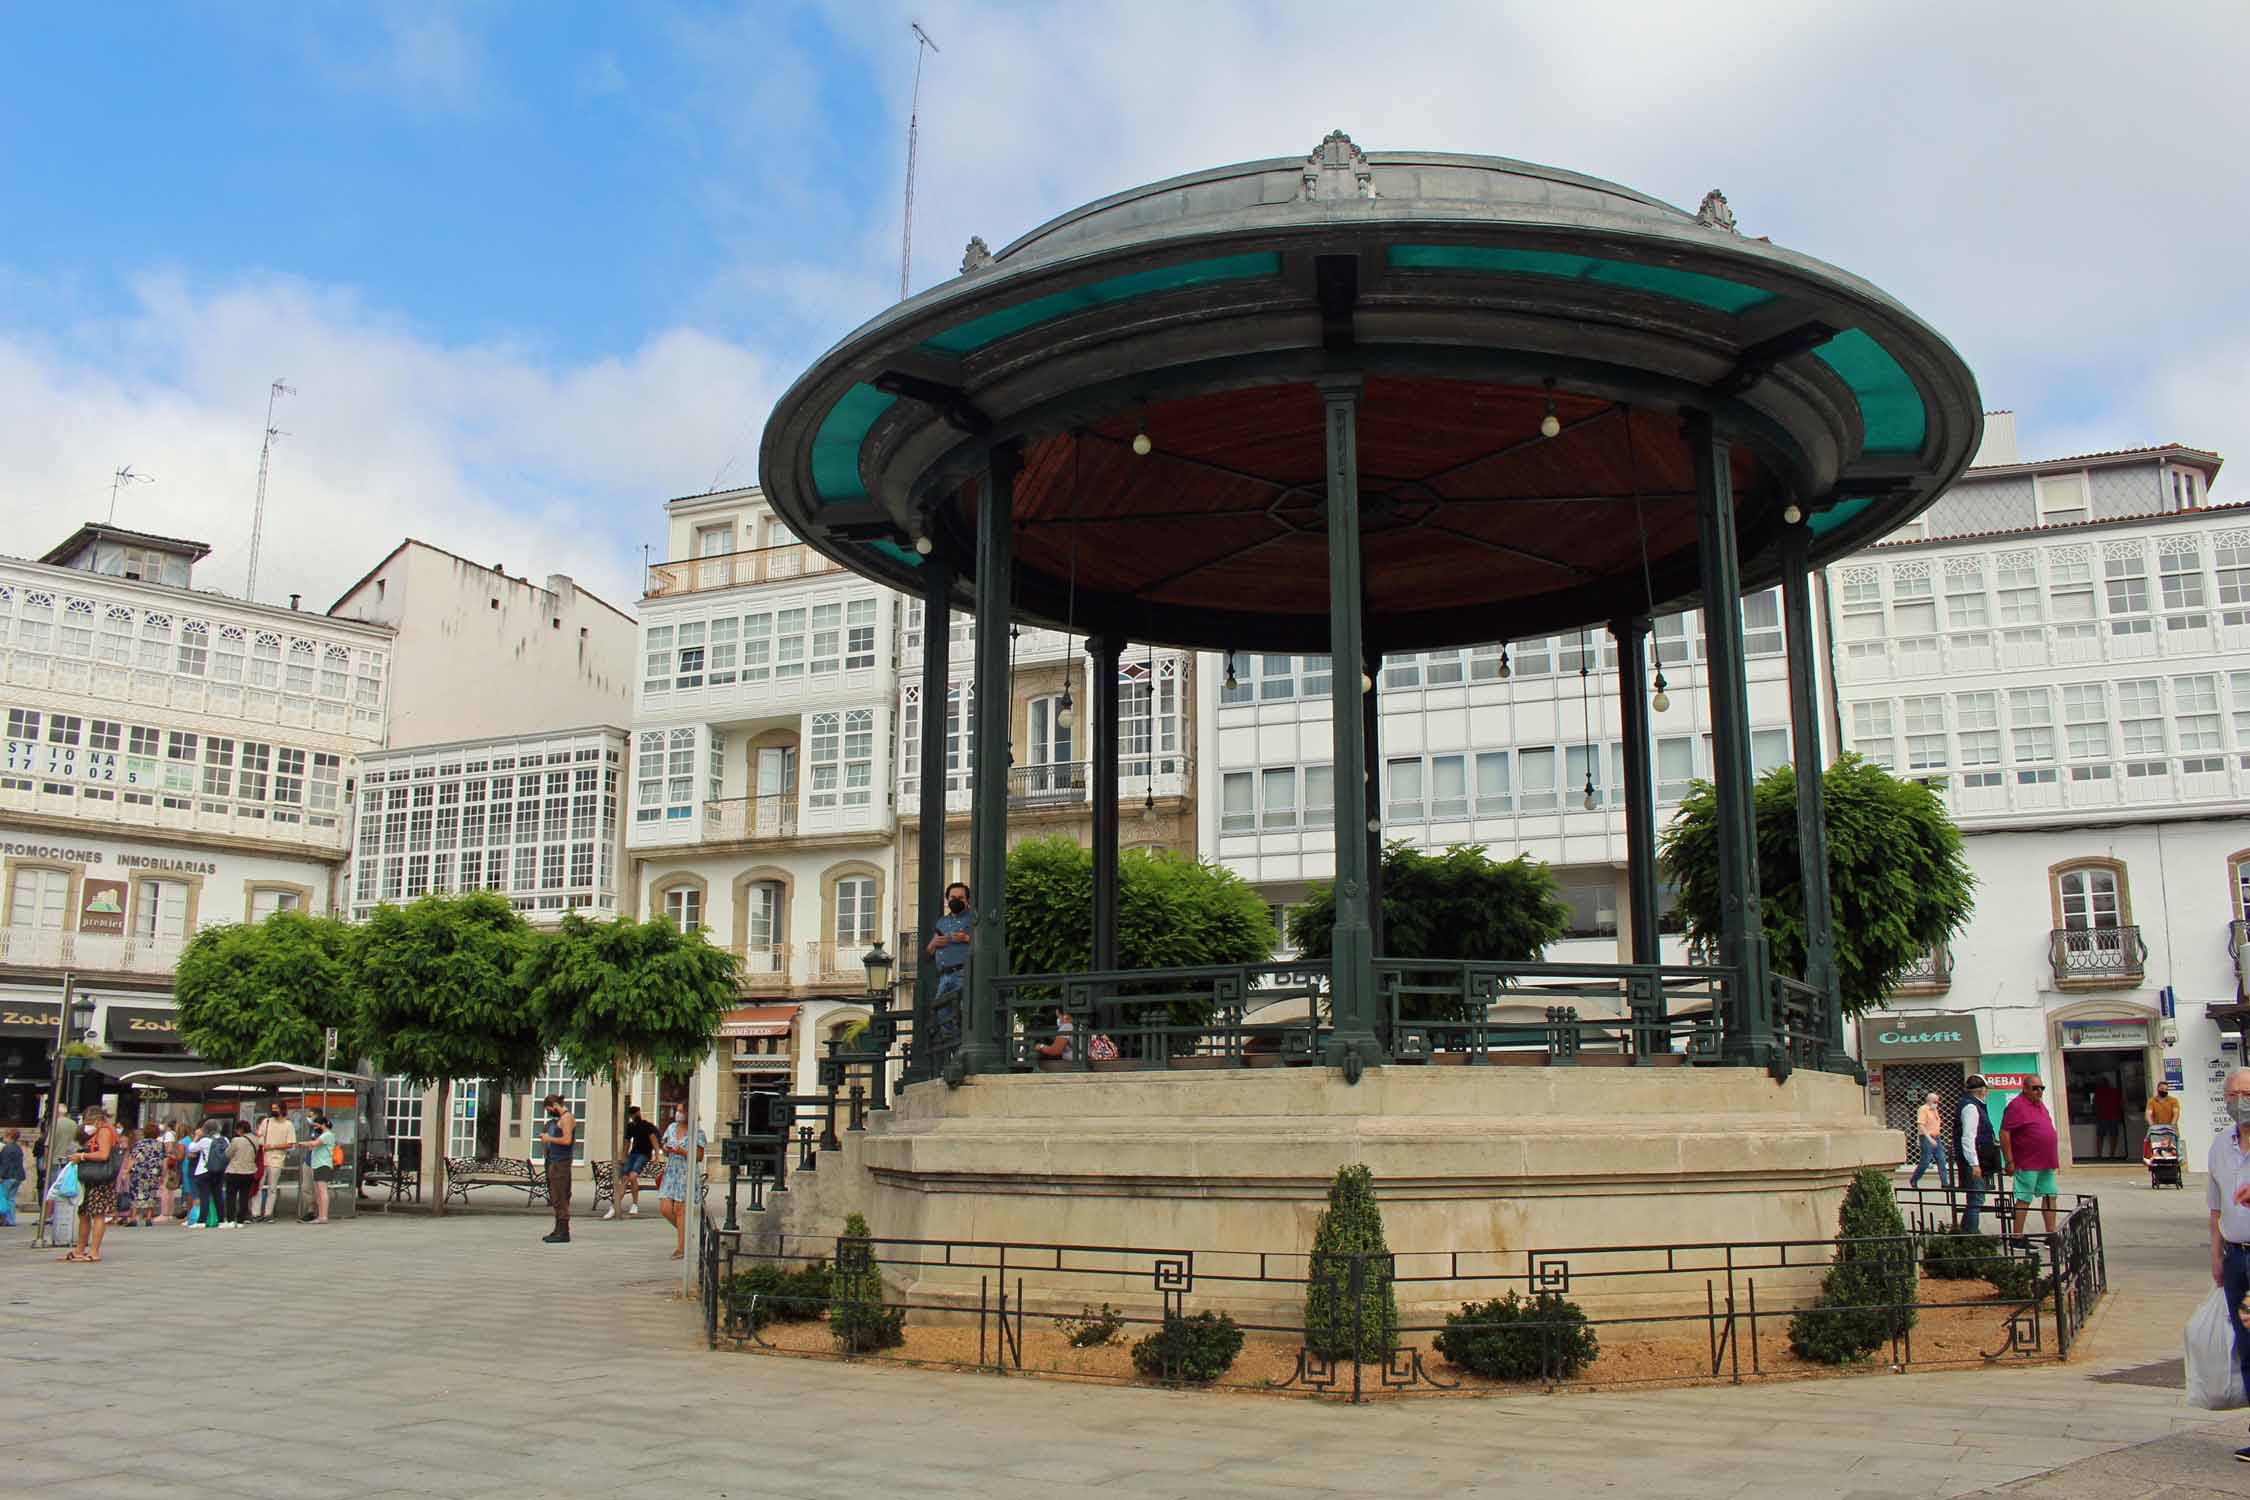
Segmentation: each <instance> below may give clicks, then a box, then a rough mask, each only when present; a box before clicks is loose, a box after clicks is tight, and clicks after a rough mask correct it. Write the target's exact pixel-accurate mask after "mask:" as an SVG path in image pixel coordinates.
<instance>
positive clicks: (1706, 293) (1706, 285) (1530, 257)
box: [1385, 245, 1774, 313]
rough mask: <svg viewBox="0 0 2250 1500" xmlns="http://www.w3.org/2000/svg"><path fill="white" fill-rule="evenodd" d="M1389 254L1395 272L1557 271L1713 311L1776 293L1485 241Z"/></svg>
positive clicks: (1394, 249) (1739, 308) (1666, 269)
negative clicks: (1499, 245)
mask: <svg viewBox="0 0 2250 1500" xmlns="http://www.w3.org/2000/svg"><path fill="white" fill-rule="evenodd" d="M1385 256H1386V259H1387V261H1388V263H1389V265H1390V267H1391V269H1392V270H1394V271H1494V272H1501V273H1505V274H1510V275H1516V276H1552V277H1555V278H1557V279H1559V280H1563V281H1585V282H1591V283H1594V284H1595V285H1598V286H1614V287H1622V288H1624V289H1625V290H1627V291H1634V292H1647V293H1648V294H1649V295H1650V296H1654V297H1669V298H1671V299H1672V300H1673V301H1675V302H1690V303H1693V304H1694V305H1695V306H1697V307H1708V308H1710V309H1711V310H1712V311H1714V312H1723V313H1739V312H1746V311H1748V310H1749V309H1751V308H1753V307H1757V306H1759V305H1761V304H1763V303H1767V302H1771V301H1773V300H1774V294H1773V293H1772V292H1769V291H1767V290H1765V289H1764V288H1763V287H1755V286H1746V285H1744V284H1743V283H1742V282H1739V281H1728V280H1726V279H1725V278H1724V277H1719V276H1705V275H1704V274H1702V273H1701V272H1700V271H1680V270H1675V269H1673V268H1672V267H1670V266H1650V265H1642V264H1641V263H1639V262H1637V261H1627V260H1605V259H1603V258H1601V257H1599V256H1593V255H1566V254H1562V253H1560V252H1558V251H1553V250H1506V249H1499V248H1495V247H1491V246H1481V245H1393V246H1391V247H1390V249H1389V250H1388V251H1387V252H1385Z"/></svg>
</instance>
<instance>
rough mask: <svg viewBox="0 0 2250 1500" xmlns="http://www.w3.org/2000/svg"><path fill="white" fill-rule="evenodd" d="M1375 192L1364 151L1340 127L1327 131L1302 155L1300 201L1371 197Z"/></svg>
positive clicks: (1372, 177) (1371, 172) (1370, 170)
mask: <svg viewBox="0 0 2250 1500" xmlns="http://www.w3.org/2000/svg"><path fill="white" fill-rule="evenodd" d="M1374 196H1376V194H1375V169H1374V168H1373V167H1370V166H1369V165H1368V164H1367V153H1366V152H1364V151H1362V150H1360V149H1359V147H1357V146H1355V145H1353V144H1352V138H1351V137H1350V136H1348V135H1346V134H1344V132H1342V131H1341V130H1331V131H1329V132H1328V135H1327V137H1326V138H1325V139H1323V140H1322V141H1321V143H1320V144H1319V145H1317V146H1315V147H1314V148H1313V153H1312V155H1310V156H1308V157H1306V158H1305V186H1304V194H1303V197H1302V200H1301V201H1303V202H1306V203H1319V202H1323V201H1325V200H1329V199H1336V198H1372V197H1374Z"/></svg>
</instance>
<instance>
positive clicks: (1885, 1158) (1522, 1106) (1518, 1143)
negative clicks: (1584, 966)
mask: <svg viewBox="0 0 2250 1500" xmlns="http://www.w3.org/2000/svg"><path fill="white" fill-rule="evenodd" d="M1899 1151H1900V1146H1899V1139H1898V1134H1897V1132H1896V1131H1893V1130H1891V1129H1889V1128H1887V1127H1886V1126H1885V1125H1884V1124H1883V1123H1882V1122H1881V1121H1880V1120H1877V1119H1874V1118H1872V1117H1870V1116H1869V1115H1868V1114H1867V1112H1866V1107H1865V1103H1864V1093H1863V1091H1862V1089H1861V1088H1860V1086H1859V1085H1858V1084H1857V1083H1856V1082H1854V1081H1853V1080H1852V1079H1850V1078H1846V1077H1840V1076H1836V1075H1833V1074H1822V1073H1804V1072H1800V1073H1796V1074H1794V1075H1792V1076H1791V1077H1790V1078H1788V1079H1787V1080H1785V1081H1783V1082H1780V1083H1776V1082H1775V1081H1774V1080H1773V1079H1772V1078H1771V1077H1770V1076H1768V1075H1767V1074H1766V1073H1765V1072H1764V1071H1763V1070H1762V1069H1753V1068H1707V1067H1699V1068H1599V1069H1596V1068H1573V1067H1542V1068H1512V1067H1511V1068H1434V1067H1387V1068H1376V1069H1370V1070H1368V1071H1367V1072H1366V1073H1365V1074H1364V1075H1363V1077H1362V1078H1361V1080H1360V1082H1359V1083H1357V1084H1356V1085H1355V1084H1349V1083H1346V1082H1345V1081H1344V1079H1343V1076H1342V1074H1341V1072H1340V1071H1338V1070H1336V1069H1332V1068H1275V1069H1251V1070H1239V1071H1229V1072H1191V1071H1182V1072H1149V1073H1124V1074H1120V1073H1114V1072H1102V1073H1090V1074H1089V1073H1078V1072H1068V1073H1032V1074H1009V1075H997V1076H984V1077H977V1078H973V1079H971V1080H970V1081H969V1082H968V1083H967V1084H966V1085H964V1086H963V1087H961V1088H959V1089H947V1088H946V1087H945V1086H944V1085H943V1084H940V1083H925V1084H917V1085H915V1086H914V1087H912V1088H910V1089H907V1090H906V1091H905V1092H904V1094H903V1095H902V1097H901V1098H900V1099H899V1100H898V1101H897V1102H896V1105H895V1107H894V1108H893V1109H892V1110H890V1111H888V1112H886V1113H883V1114H878V1115H875V1116H873V1117H872V1119H871V1120H870V1123H869V1126H868V1128H867V1130H866V1131H865V1132H863V1133H858V1134H851V1135H847V1136H846V1137H845V1147H844V1149H843V1150H841V1151H828V1152H824V1153H822V1155H821V1158H820V1165H819V1169H818V1170H817V1172H814V1173H810V1174H805V1173H797V1174H793V1175H792V1176H791V1178H790V1179H789V1191H788V1192H786V1193H781V1194H776V1195H773V1196H772V1197H771V1199H770V1200H769V1202H770V1206H769V1207H768V1209H767V1210H766V1211H765V1212H763V1213H760V1214H756V1215H751V1216H748V1217H746V1219H745V1221H744V1224H743V1229H744V1236H743V1241H742V1248H743V1249H744V1250H745V1251H757V1252H759V1253H764V1254H773V1253H776V1251H777V1250H780V1251H781V1252H782V1253H786V1254H790V1255H795V1254H797V1253H800V1252H802V1253H808V1254H809V1253H816V1252H817V1253H828V1252H829V1250H830V1247H829V1246H827V1245H825V1244H818V1245H816V1244H814V1243H812V1241H811V1238H807V1239H798V1238H797V1237H799V1236H804V1237H818V1238H821V1239H825V1238H826V1237H830V1236H834V1235H838V1234H841V1233H842V1232H843V1228H844V1220H845V1216H846V1215H847V1214H850V1213H854V1212H857V1213H861V1214H864V1215H865V1216H866V1218H867V1223H868V1226H869V1228H870V1230H871V1231H872V1233H873V1234H874V1235H875V1236H877V1237H878V1238H883V1239H892V1238H896V1239H912V1240H933V1241H952V1242H971V1241H974V1242H983V1243H987V1244H996V1245H997V1244H1005V1245H1010V1246H1025V1247H1028V1246H1035V1245H1069V1246H1084V1247H1129V1248H1131V1249H1133V1250H1135V1251H1138V1252H1142V1253H1140V1254H1138V1255H1136V1256H1111V1257H1109V1258H1107V1259H1105V1258H1104V1257H1103V1256H1102V1255H1101V1254H1100V1253H1098V1252H1097V1251H1095V1250H1091V1249H1089V1250H1085V1251H1073V1252H1070V1253H1068V1254H1067V1255H1066V1256H1065V1257H1064V1260H1063V1264H1065V1265H1067V1266H1069V1267H1072V1268H1074V1269H1076V1270H1080V1271H1084V1272H1087V1273H1093V1274H1068V1275H1064V1274H1057V1273H1056V1272H1055V1271H1054V1270H1053V1269H1052V1268H1053V1265H1054V1263H1055V1256H1054V1255H1053V1254H1052V1253H1046V1254H1042V1253H1041V1252H1038V1251H1034V1250H1030V1249H1028V1248H1027V1249H1023V1250H1014V1249H1011V1250H1009V1251H1008V1252H1007V1265H1008V1267H1009V1270H1008V1274H1007V1277H1006V1280H1007V1283H1008V1293H1009V1296H1010V1298H1011V1299H1013V1298H1014V1297H1015V1296H1016V1292H1017V1287H1016V1283H1017V1282H1018V1280H1019V1279H1020V1280H1021V1282H1022V1286H1023V1300H1024V1303H1025V1306H1026V1309H1027V1310H1028V1311H1029V1312H1030V1313H1032V1314H1035V1315H1036V1314H1039V1313H1076V1312H1078V1311H1080V1310H1081V1308H1083V1307H1084V1306H1085V1305H1087V1304H1089V1303H1100V1302H1104V1301H1107V1302H1110V1303H1113V1304H1116V1305H1118V1306H1120V1307H1122V1308H1124V1309H1126V1310H1127V1311H1129V1312H1132V1313H1135V1314H1136V1315H1142V1316H1147V1315H1153V1314H1155V1313H1158V1312H1160V1311H1161V1308H1162V1306H1163V1294H1162V1291H1161V1290H1160V1289H1159V1287H1158V1286H1157V1284H1156V1282H1157V1277H1156V1274H1155V1269H1154V1268H1155V1261H1156V1258H1157V1257H1156V1255H1155V1252H1165V1251H1186V1252H1192V1253H1193V1260H1192V1275H1193V1281H1192V1285H1191V1286H1190V1287H1189V1289H1188V1292H1187V1295H1186V1298H1185V1303H1186V1306H1187V1309H1188V1310H1189V1311H1195V1310H1197V1309H1198V1308H1201V1307H1214V1308H1218V1309H1221V1310H1224V1311H1227V1312H1229V1313H1231V1314H1232V1315H1233V1316H1234V1317H1235V1318H1237V1319H1238V1320H1239V1321H1243V1322H1248V1323H1256V1324H1261V1325H1265V1326H1269V1327H1294V1326H1298V1325H1299V1324H1300V1322H1301V1312H1302V1304H1303V1290H1302V1288H1301V1287H1300V1286H1293V1285H1290V1284H1288V1283H1287V1282H1286V1281H1284V1280H1280V1279H1278V1278H1287V1277H1296V1278H1300V1279H1301V1278H1302V1277H1303V1276H1304V1275H1305V1274H1306V1267H1307V1261H1306V1260H1305V1259H1304V1257H1305V1256H1306V1255H1307V1253H1308V1252H1309V1251H1310V1250H1311V1248H1312V1243H1313V1231H1314V1227H1315V1224H1316V1222H1317V1220H1318V1219H1319V1217H1320V1213H1321V1210H1322V1209H1323V1208H1324V1207H1325V1205H1326V1201H1327V1192H1328V1187H1329V1183H1330V1180H1331V1179H1332V1178H1333V1177H1334V1175H1335V1172H1336V1169H1337V1168H1339V1167H1342V1166H1345V1165H1348V1164H1350V1163H1353V1162H1360V1163H1364V1164H1365V1165H1366V1166H1367V1167H1368V1168H1369V1169H1370V1170H1371V1171H1372V1172H1373V1174H1374V1177H1375V1184H1376V1194H1377V1198H1378V1200H1379V1202H1380V1203H1381V1206H1382V1210H1383V1221H1384V1229H1385V1233H1386V1236H1387V1238H1388V1241H1389V1244H1390V1247H1391V1249H1392V1250H1393V1251H1394V1252H1396V1253H1397V1254H1398V1255H1399V1257H1400V1259H1399V1262H1398V1274H1399V1276H1400V1278H1401V1284H1400V1285H1399V1288H1398V1293H1399V1303H1400V1315H1401V1317H1402V1319H1403V1320H1404V1321H1407V1322H1409V1323H1414V1322H1428V1321H1436V1320H1437V1319H1438V1318H1440V1317H1441V1316H1442V1315H1443V1314H1444V1313H1446V1312H1450V1311H1453V1310H1455V1309H1456V1308H1458V1307H1459V1305H1460V1304H1461V1303H1462V1302H1463V1301H1466V1300H1471V1299H1477V1300H1481V1299H1484V1298H1489V1297H1496V1296H1499V1295H1501V1294H1502V1293H1503V1292H1504V1291H1506V1290H1508V1289H1509V1288H1510V1287H1511V1286H1512V1287H1514V1288H1515V1289H1518V1290H1522V1289H1525V1288H1526V1286H1527V1282H1526V1281H1525V1280H1524V1279H1523V1278H1525V1277H1527V1276H1530V1275H1534V1274H1536V1275H1537V1276H1538V1277H1539V1278H1540V1281H1541V1284H1544V1285H1548V1286H1551V1287H1553V1288H1555V1289H1558V1290H1562V1289H1567V1291H1568V1294H1569V1295H1570V1297H1571V1298H1572V1300H1574V1301H1577V1302H1578V1303H1579V1304H1580V1305H1581V1306H1583V1307H1585V1309H1586V1311H1587V1313H1588V1315H1589V1316H1592V1317H1596V1318H1603V1317H1635V1316H1643V1315H1652V1314H1674V1315H1677V1314H1683V1313H1691V1312H1692V1313H1694V1314H1697V1315H1700V1314H1702V1313H1703V1311H1704V1309H1705V1307H1706V1299H1707V1295H1708V1296H1711V1297H1713V1298H1714V1299H1715V1300H1716V1301H1717V1303H1718V1304H1719V1307H1720V1309H1721V1311H1722V1312H1723V1311H1724V1309H1725V1304H1726V1295H1727V1287H1728V1283H1727V1279H1726V1277H1725V1275H1724V1273H1723V1270H1720V1269H1719V1268H1721V1267H1723V1266H1724V1264H1725V1256H1724V1254H1723V1252H1719V1251H1705V1252H1694V1253H1684V1252H1683V1253H1679V1254H1675V1255H1673V1256H1672V1257H1671V1258H1670V1259H1669V1260H1668V1259H1667V1257H1666V1256H1665V1255H1664V1254H1661V1253H1657V1252H1655V1251H1643V1252H1641V1253H1638V1254H1631V1253H1623V1252H1626V1251H1628V1250H1630V1249H1631V1248H1632V1247H1640V1246H1658V1245H1675V1246H1676V1245H1691V1244H1706V1245H1744V1244H1749V1243H1753V1242H1772V1241H1784V1240H1823V1239H1827V1238H1830V1237H1832V1236H1833V1235H1834V1234H1835V1233H1836V1214H1837V1209H1838V1207H1839V1205H1840V1204H1841V1202H1842V1200H1843V1195H1844V1191H1845V1189H1846V1187H1847V1186H1848V1185H1849V1184H1850V1182H1851V1179H1852V1175H1853V1173H1855V1172H1856V1171H1857V1170H1858V1169H1860V1168H1861V1167H1864V1166H1871V1165H1872V1166H1883V1167H1889V1166H1892V1165H1894V1164H1895V1163H1896V1162H1897V1161H1898V1160H1899ZM718 1200H719V1194H718V1193H714V1194H713V1202H714V1205H715V1204H716V1203H717V1201H718ZM1432 1252H1444V1254H1442V1255H1441V1254H1435V1253H1432ZM1452 1252H1460V1254H1459V1257H1458V1259H1455V1258H1454V1257H1453V1256H1452ZM878 1254H879V1255H881V1256H882V1257H883V1258H884V1259H885V1261H886V1265H885V1278H886V1283H887V1286H888V1288H889V1291H890V1292H891V1294H892V1295H893V1296H894V1297H896V1298H897V1299H899V1300H903V1301H906V1302H909V1303H912V1304H915V1305H916V1306H917V1307H918V1308H921V1309H923V1310H921V1311H917V1312H916V1313H915V1314H913V1317H914V1319H915V1320H916V1321H927V1320H931V1319H934V1318H942V1317H943V1313H942V1312H938V1311H933V1309H942V1308H959V1309H963V1310H965V1311H967V1312H970V1313H973V1312H974V1311H975V1309H977V1308H978V1306H979V1305H980V1302H981V1303H982V1304H983V1305H987V1306H989V1305H991V1304H992V1303H993V1301H994V1300H995V1299H996V1297H997V1292H998V1285H997V1283H998V1281H999V1279H1000V1278H999V1273H998V1271H997V1270H996V1269H995V1267H994V1265H993V1262H995V1261H996V1260H997V1259H998V1255H997V1252H995V1251H991V1250H984V1251H974V1250H969V1249H965V1248H964V1249H962V1250H959V1251H956V1252H955V1254H954V1256H953V1259H954V1260H955V1261H956V1262H957V1264H955V1265H951V1266H946V1265H937V1264H931V1263H930V1262H932V1261H935V1260H938V1259H940V1258H942V1254H943V1253H942V1252H940V1251H937V1250H934V1249H932V1250H926V1251H915V1250H910V1249H907V1248H904V1247H900V1248H898V1249H896V1250H893V1249H890V1248H887V1247H878ZM917 1256H919V1257H920V1258H921V1260H922V1262H923V1263H922V1264H920V1265H918V1266H917V1265H914V1264H911V1262H912V1261H913V1260H915V1258H916V1257H917ZM1737 1258H1738V1260H1744V1261H1747V1260H1751V1259H1762V1260H1767V1261H1771V1260H1774V1259H1776V1258H1779V1257H1778V1255H1777V1253H1776V1252H1773V1251H1770V1250H1768V1251H1764V1252H1759V1253H1757V1254H1756V1255H1752V1256H1738V1257H1737ZM1787 1258H1788V1259H1789V1260H1790V1261H1791V1262H1792V1264H1793V1267H1794V1269H1790V1270H1773V1269H1760V1270H1750V1271H1747V1272H1738V1274H1737V1276H1736V1278H1735V1280H1734V1284H1733V1285H1734V1291H1735V1294H1736V1296H1737V1298H1738V1300H1740V1299H1743V1298H1744V1297H1745V1296H1746V1294H1747V1292H1748V1286H1747V1282H1748V1281H1749V1280H1750V1279H1751V1278H1753V1277H1754V1278H1756V1280H1757V1296H1758V1298H1759V1300H1760V1302H1761V1303H1763V1304H1764V1305H1765V1306H1767V1307H1769V1308H1771V1307H1782V1306H1787V1305H1790V1304H1791V1303H1792V1302H1800V1303H1801V1302H1802V1301H1804V1300H1809V1297H1810V1294H1811V1292H1812V1291H1813V1289H1814V1288H1815V1287H1816V1286H1817V1283H1818V1279H1819V1275H1820V1266H1819V1262H1820V1260H1821V1258H1822V1257H1821V1252H1820V1250H1819V1249H1818V1248H1817V1247H1808V1248H1803V1249H1799V1250H1796V1251H1793V1252H1791V1254H1790V1255H1789V1256H1788V1257H1787ZM958 1262H981V1263H982V1264H975V1265H971V1264H958ZM1604 1273H1607V1274H1604ZM1621 1273H1629V1274H1621ZM1500 1276H1509V1277H1515V1278H1517V1279H1516V1280H1514V1281H1512V1282H1503V1281H1501V1280H1498V1279H1487V1278H1497V1277H1500ZM1421 1277H1430V1278H1433V1279H1430V1280H1419V1279H1415V1278H1421ZM1262 1278H1273V1279H1262Z"/></svg>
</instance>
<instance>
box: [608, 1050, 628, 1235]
mask: <svg viewBox="0 0 2250 1500" xmlns="http://www.w3.org/2000/svg"><path fill="white" fill-rule="evenodd" d="M624 1089H625V1059H624V1057H623V1056H622V1055H619V1056H617V1057H613V1058H611V1059H610V1060H609V1140H610V1145H611V1147H612V1150H611V1151H610V1156H609V1163H610V1166H611V1167H612V1168H613V1169H614V1168H616V1167H619V1166H622V1165H623V1164H624V1161H625V1111H624V1110H623V1109H621V1108H619V1107H618V1100H619V1099H620V1098H622V1097H623V1094H624ZM611 1180H612V1181H617V1180H619V1179H615V1178H613V1179H611ZM611 1191H612V1192H614V1191H616V1190H615V1189H612V1190H611ZM610 1201H611V1202H612V1203H614V1202H615V1201H616V1200H615V1199H614V1198H612V1199H611V1200H610Z"/></svg>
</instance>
